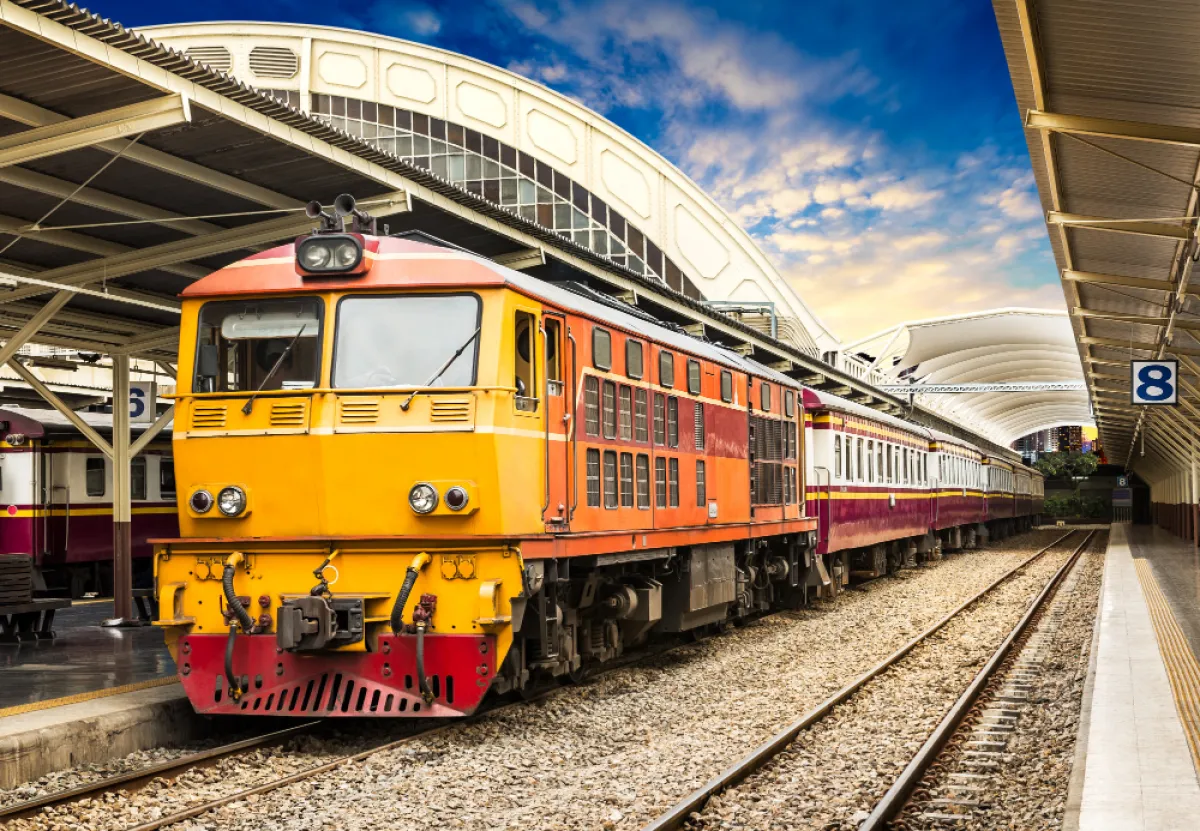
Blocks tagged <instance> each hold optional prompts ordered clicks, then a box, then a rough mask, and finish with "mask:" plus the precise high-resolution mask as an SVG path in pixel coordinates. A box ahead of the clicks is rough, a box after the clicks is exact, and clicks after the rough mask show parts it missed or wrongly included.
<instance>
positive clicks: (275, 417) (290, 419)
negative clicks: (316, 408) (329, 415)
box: [271, 401, 308, 427]
mask: <svg viewBox="0 0 1200 831" xmlns="http://www.w3.org/2000/svg"><path fill="white" fill-rule="evenodd" d="M307 409H308V407H307V406H306V405H305V403H304V402H303V401H294V402H288V403H283V402H279V403H275V404H272V405H271V426H272V427H303V426H304V416H305V415H306V414H307Z"/></svg>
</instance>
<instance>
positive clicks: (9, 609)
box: [0, 597, 71, 645]
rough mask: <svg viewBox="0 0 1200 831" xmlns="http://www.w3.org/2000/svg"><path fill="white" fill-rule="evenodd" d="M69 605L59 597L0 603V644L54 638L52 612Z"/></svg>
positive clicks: (64, 599)
mask: <svg viewBox="0 0 1200 831" xmlns="http://www.w3.org/2000/svg"><path fill="white" fill-rule="evenodd" d="M70 605H71V601H70V600H67V599H66V598H59V597H47V598H39V599H37V600H28V601H26V602H24V603H10V604H6V605H0V645H10V644H18V645H19V644H21V643H22V642H24V641H52V640H54V629H53V626H54V613H55V611H57V610H58V609H65V608H67V607H68V606H70Z"/></svg>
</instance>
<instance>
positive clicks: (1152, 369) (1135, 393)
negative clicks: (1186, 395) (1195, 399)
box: [1129, 360, 1179, 405]
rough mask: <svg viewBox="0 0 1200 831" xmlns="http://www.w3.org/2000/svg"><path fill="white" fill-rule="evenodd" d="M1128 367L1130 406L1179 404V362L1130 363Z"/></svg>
mask: <svg viewBox="0 0 1200 831" xmlns="http://www.w3.org/2000/svg"><path fill="white" fill-rule="evenodd" d="M1129 367H1130V373H1131V379H1130V381H1131V387H1130V390H1129V402H1130V403H1131V404H1139V405H1155V404H1178V403H1179V385H1178V379H1179V361H1174V360H1158V361H1130V362H1129Z"/></svg>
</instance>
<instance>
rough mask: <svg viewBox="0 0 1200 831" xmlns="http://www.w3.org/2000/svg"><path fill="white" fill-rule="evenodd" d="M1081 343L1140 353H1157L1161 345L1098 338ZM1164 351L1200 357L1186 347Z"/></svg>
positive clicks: (1168, 347) (1085, 337) (1083, 340)
mask: <svg viewBox="0 0 1200 831" xmlns="http://www.w3.org/2000/svg"><path fill="white" fill-rule="evenodd" d="M1079 342H1080V343H1082V344H1085V345H1089V346H1107V347H1109V348H1110V349H1133V350H1136V351H1138V352H1156V351H1158V347H1159V345H1158V344H1157V343H1146V342H1145V341H1136V340H1135V341H1128V340H1121V339H1120V338H1096V337H1089V336H1086V335H1085V336H1084V337H1081V338H1079ZM1164 351H1166V352H1170V353H1172V354H1175V355H1190V356H1193V357H1200V349H1192V348H1189V347H1186V346H1167V347H1164Z"/></svg>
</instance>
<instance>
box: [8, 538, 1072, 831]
mask: <svg viewBox="0 0 1200 831" xmlns="http://www.w3.org/2000/svg"><path fill="white" fill-rule="evenodd" d="M1060 536H1062V532H1061V531H1047V532H1037V533H1032V534H1027V535H1024V536H1022V537H1020V538H1016V539H1010V540H1006V541H1004V542H1002V543H999V544H997V545H994V546H992V547H990V548H988V549H984V550H981V551H975V552H967V553H963V554H955V555H950V556H949V557H948V558H947V559H945V560H943V561H942V562H940V563H936V564H933V565H931V566H928V567H923V568H919V569H914V570H911V571H905V572H902V573H901V575H900V576H899V577H897V578H894V579H886V580H879V581H874V582H872V583H869V584H867V585H865V586H863V587H862V588H861V589H858V590H854V591H849V592H846V593H845V594H843V595H842V596H841V597H840V598H838V599H837V600H836V601H832V602H820V603H818V604H817V605H816V606H814V607H813V608H810V609H805V610H801V611H798V612H784V613H780V614H776V615H772V616H770V617H767V618H763V619H761V620H759V621H756V622H754V623H751V624H749V625H747V626H744V627H741V628H738V629H735V630H734V631H732V632H731V633H729V634H727V635H725V636H722V637H717V638H712V639H710V640H708V641H704V642H702V643H699V644H694V645H690V646H686V647H681V648H679V649H677V650H674V651H672V652H670V653H668V654H666V655H662V656H659V657H657V658H653V659H648V660H646V661H644V662H641V663H638V664H635V665H633V666H629V667H626V668H623V669H618V670H614V671H611V672H608V673H605V674H603V675H601V676H600V677H599V678H598V679H597V680H596V681H594V682H593V683H591V684H588V685H585V686H583V687H577V688H565V689H563V690H561V691H560V692H558V693H556V694H555V695H553V696H551V697H550V698H548V699H545V700H543V701H541V702H537V703H531V704H526V705H521V706H516V707H512V708H508V709H505V710H502V711H498V712H497V713H495V714H492V715H491V716H489V717H486V718H484V719H482V720H480V721H478V722H475V723H470V724H468V723H463V724H460V725H455V726H454V727H453V728H452V729H449V730H446V731H442V732H440V733H438V734H437V735H434V736H429V737H423V738H421V737H419V738H416V739H414V740H412V741H411V742H408V743H406V744H405V745H403V746H401V747H400V748H397V749H394V750H391V751H388V752H384V753H379V754H376V755H374V756H372V757H370V758H369V759H368V760H366V761H365V762H362V763H358V764H354V765H349V766H346V767H343V768H340V769H338V770H336V771H334V772H331V773H326V774H323V775H321V776H319V777H315V778H313V779H311V780H306V781H303V782H299V783H295V784H293V785H290V786H287V787H285V788H282V789H280V790H278V791H274V792H271V793H268V794H263V795H260V796H258V797H254V798H251V799H249V800H245V801H240V802H235V803H232V804H231V805H229V806H226V807H224V808H221V809H218V810H216V811H214V812H211V813H209V814H206V815H203V816H201V817H198V818H196V819H193V820H189V821H188V822H187V823H185V824H184V825H182V826H180V827H186V828H192V829H199V828H205V829H209V828H211V829H217V828H220V829H289V831H291V829H310V828H311V829H316V828H330V829H339V828H366V827H383V826H386V827H388V828H389V829H408V828H412V829H422V831H425V830H426V829H429V828H479V829H507V828H513V829H516V828H520V829H522V831H526V830H527V829H561V828H597V829H614V828H620V829H634V828H638V827H640V826H641V825H643V824H644V823H645V822H647V821H649V820H650V819H652V818H653V817H654V816H656V815H657V814H659V813H661V812H662V811H664V810H665V809H667V808H668V807H670V805H671V804H673V803H674V802H676V801H677V800H678V799H679V798H681V797H682V796H684V795H685V794H687V793H688V792H690V791H691V790H693V789H695V788H696V787H698V786H699V785H701V784H702V783H703V782H704V781H706V780H707V779H709V778H711V777H712V776H713V775H715V774H716V773H718V772H719V771H720V770H721V769H723V768H724V767H726V766H727V765H729V764H730V763H732V762H733V761H735V760H737V759H738V758H740V757H741V756H743V755H744V754H745V753H747V752H748V751H749V750H751V749H752V748H753V747H754V746H756V745H757V744H759V743H761V742H762V741H763V740H765V739H766V738H768V737H769V736H770V735H771V734H772V733H773V732H775V731H776V730H777V729H779V728H780V727H781V726H783V725H784V724H786V723H787V722H789V721H791V720H792V719H794V718H795V717H796V716H797V715H798V714H799V713H801V712H803V711H805V710H807V709H810V708H811V707H813V706H815V705H816V704H818V703H819V702H820V701H821V700H823V699H824V698H825V697H827V696H828V695H829V694H830V693H832V692H833V691H835V690H836V689H838V688H840V687H841V686H843V685H845V684H846V683H847V682H849V681H850V680H852V679H853V678H854V677H856V676H857V675H859V674H861V673H862V672H863V671H865V670H866V669H867V668H869V667H870V666H872V665H873V664H875V663H877V662H878V661H879V660H881V659H882V658H884V657H886V656H887V655H888V654H889V653H890V652H892V651H894V650H895V649H896V648H897V647H899V646H900V645H902V644H903V643H904V642H905V641H907V640H909V639H911V638H912V637H913V636H914V635H916V634H917V633H918V632H919V631H920V630H921V629H923V628H924V627H925V626H927V625H929V624H930V623H932V622H933V621H934V620H936V619H937V618H939V617H941V616H942V615H944V614H945V613H946V612H948V611H950V610H951V609H952V608H954V607H955V606H957V605H958V604H959V603H961V602H962V601H963V600H965V599H966V598H968V597H969V596H971V595H972V594H974V593H975V592H977V591H979V590H980V589H982V588H983V587H984V586H986V585H987V584H988V583H990V582H991V581H992V580H994V579H995V578H996V577H998V576H1000V575H1001V574H1002V573H1004V572H1005V571H1007V570H1008V569H1010V568H1012V567H1013V566H1014V565H1016V564H1017V563H1019V562H1020V561H1022V560H1024V559H1025V558H1027V557H1028V556H1029V555H1030V554H1032V553H1033V552H1034V551H1035V550H1037V549H1038V548H1039V547H1041V546H1043V545H1046V544H1048V543H1049V542H1051V541H1053V540H1055V539H1057V538H1058V537H1060ZM1060 550H1062V551H1063V554H1062V556H1061V557H1059V556H1057V555H1056V557H1047V558H1044V559H1043V561H1042V562H1046V561H1054V560H1056V559H1057V561H1058V562H1059V563H1061V560H1062V557H1065V552H1066V551H1067V550H1069V548H1068V547H1067V546H1066V545H1065V544H1064V545H1063V546H1060ZM1043 568H1045V566H1042V565H1041V564H1039V565H1037V566H1034V567H1031V569H1030V570H1029V572H1030V573H1031V574H1032V573H1034V572H1035V571H1036V573H1037V574H1039V575H1041V573H1042V572H1041V569H1043ZM1021 579H1022V580H1026V581H1027V580H1028V579H1032V578H1021ZM1042 581H1043V582H1044V577H1043V579H1042ZM1022 585H1023V584H1022ZM1021 591H1024V592H1025V593H1026V594H1025V597H1024V602H1027V601H1028V600H1029V598H1031V597H1032V595H1033V594H1034V593H1035V592H1036V589H1030V588H1029V587H1028V586H1025V587H1024V588H1023V589H1021ZM1019 602H1020V601H1016V600H1014V601H1013V606H1014V608H1015V606H1016V605H1018V604H1019ZM1014 620H1015V618H1014ZM1009 626H1011V623H1010V624H1009ZM1005 631H1007V629H1005ZM963 637H967V638H970V637H975V638H978V639H979V642H980V644H982V641H983V640H984V638H983V636H982V635H981V634H976V635H974V636H972V635H971V633H969V632H967V633H963ZM1000 637H1003V635H1002V634H1001V635H1000ZM993 646H994V645H993ZM983 648H984V647H983V646H982V645H980V646H979V649H980V650H982V649H983ZM977 651H978V650H974V651H969V652H967V653H963V654H964V655H966V656H967V658H969V659H970V660H972V661H973V660H975V659H976V658H975V656H976V652H977ZM928 660H930V661H932V660H934V659H933V658H932V657H930V658H929V659H928ZM962 660H966V658H964V659H962ZM960 669H964V670H965V671H967V672H968V673H969V672H970V671H971V670H970V666H967V667H962V668H960ZM936 672H937V671H936V670H930V672H929V675H930V677H931V678H932V677H933V676H934V675H936ZM955 677H957V676H955ZM950 683H951V682H950V681H947V682H946V689H947V690H949V689H950ZM964 683H965V682H964ZM892 695H893V697H904V696H905V695H906V694H905V692H904V691H903V690H894V691H893V693H892ZM909 697H910V698H911V696H909ZM911 704H912V708H915V709H912V708H910V709H912V712H904V713H903V714H902V718H903V719H904V720H905V721H908V720H916V718H917V715H916V714H917V713H919V712H922V705H921V704H920V702H911ZM874 719H875V717H874V716H871V717H870V718H868V717H866V716H864V720H865V721H868V722H869V721H872V720H874ZM376 724H379V725H380V726H379V727H378V728H377V729H376V731H375V732H374V733H372V732H371V731H368V730H364V731H362V733H361V735H360V737H359V738H358V739H357V740H350V739H346V740H345V741H344V742H343V743H341V744H340V746H339V747H338V748H337V750H336V751H333V752H331V751H330V749H329V748H327V747H326V746H325V744H326V742H327V741H328V740H324V739H323V740H319V741H318V740H315V739H313V740H311V742H312V746H308V747H305V746H303V744H304V743H303V742H302V741H300V740H296V741H294V742H291V743H289V746H288V747H287V752H286V753H284V754H279V753H274V752H270V753H268V752H264V751H256V752H255V754H254V756H253V757H252V758H247V759H245V760H239V761H232V760H226V761H223V762H222V763H220V764H219V765H217V766H215V767H213V768H209V769H206V770H203V771H199V772H196V773H195V774H188V775H187V776H185V777H182V778H181V779H179V780H177V781H175V782H173V783H170V784H169V785H168V784H165V783H164V784H163V785H161V786H151V787H148V788H146V789H143V790H141V791H138V792H136V793H135V794H132V795H130V796H128V797H122V798H114V800H110V801H109V803H108V804H105V805H102V806H100V805H92V806H90V807H82V808H81V807H77V806H69V807H64V808H63V809H61V810H60V811H59V812H57V813H56V814H55V815H53V817H38V818H33V819H28V820H22V821H19V822H18V823H14V824H13V825H12V827H13V828H15V829H21V831H25V829H50V828H72V827H86V828H88V829H94V831H105V830H106V829H116V828H124V827H128V825H130V824H134V823H131V822H130V818H131V817H136V818H138V819H139V820H141V821H144V820H145V819H149V818H151V817H152V816H154V815H155V814H156V813H163V812H170V811H176V810H180V809H182V808H184V807H187V806H188V805H191V804H196V803H198V802H201V801H204V800H207V799H211V798H213V797H215V796H217V795H219V794H221V793H229V792H231V791H233V790H236V789H238V788H243V787H246V786H248V785H250V784H253V783H254V782H258V781H263V780H264V779H265V778H270V777H272V776H281V775H285V774H287V773H291V772H294V771H295V770H297V769H300V768H303V767H308V766H312V765H315V764H319V763H321V762H323V761H327V760H328V759H330V758H333V757H335V756H338V755H341V754H343V753H347V752H354V751H356V750H363V749H366V748H367V747H369V746H371V745H372V744H374V743H376V742H377V741H379V740H380V739H379V738H378V736H380V735H381V734H383V733H385V732H386V729H387V728H386V727H384V726H383V725H382V724H380V723H379V722H376ZM352 732H357V731H349V730H348V731H347V735H349V734H350V733H352ZM878 732H879V731H878V730H876V733H878ZM368 737H369V738H368ZM904 741H905V740H901V744H903V742H904ZM918 744H919V740H918ZM809 773H811V772H809ZM806 775H807V774H806ZM830 787H831V784H828V783H821V782H814V783H813V789H814V793H825V794H828V793H829V788H830ZM114 801H115V803H116V804H113V802H114ZM851 813H853V812H851ZM830 827H836V826H830Z"/></svg>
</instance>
